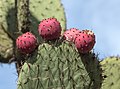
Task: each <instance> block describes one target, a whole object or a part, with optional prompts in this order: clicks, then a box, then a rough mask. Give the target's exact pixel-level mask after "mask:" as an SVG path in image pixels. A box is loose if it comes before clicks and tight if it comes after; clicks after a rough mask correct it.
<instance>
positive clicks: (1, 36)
mask: <svg viewBox="0 0 120 89" xmlns="http://www.w3.org/2000/svg"><path fill="white" fill-rule="evenodd" d="M12 43H13V41H12V40H11V39H10V38H9V36H8V34H7V33H6V32H5V31H4V30H3V29H2V27H1V26H0V62H2V63H8V62H9V59H10V58H12V55H13V45H12Z"/></svg>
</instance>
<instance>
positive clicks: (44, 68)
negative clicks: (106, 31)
mask: <svg viewBox="0 0 120 89" xmlns="http://www.w3.org/2000/svg"><path fill="white" fill-rule="evenodd" d="M2 4H3V5H2ZM0 5H1V6H0V49H1V50H0V62H4V61H1V60H3V59H7V60H8V59H9V58H10V57H11V56H12V55H14V56H15V59H14V58H13V59H14V60H13V61H16V64H17V70H18V81H17V89H119V88H120V85H119V84H120V72H119V71H120V58H119V57H108V58H106V59H104V60H102V61H99V58H98V56H97V55H96V54H95V53H94V52H93V51H91V50H92V49H93V47H94V45H95V43H96V39H95V35H94V33H93V32H92V31H91V30H87V29H86V30H79V29H77V28H71V29H68V30H65V29H66V20H65V14H64V9H63V7H62V5H61V3H60V0H30V1H29V0H0ZM55 7H56V8H55ZM11 21H12V22H11ZM39 21H40V22H39ZM14 28H16V29H14ZM13 32H16V33H17V32H20V33H22V35H20V36H19V34H17V35H16V34H14V33H13ZM3 39H4V40H3ZM2 40H3V41H2ZM5 62H7V61H5Z"/></svg>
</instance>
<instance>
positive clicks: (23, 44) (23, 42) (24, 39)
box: [16, 32, 37, 54]
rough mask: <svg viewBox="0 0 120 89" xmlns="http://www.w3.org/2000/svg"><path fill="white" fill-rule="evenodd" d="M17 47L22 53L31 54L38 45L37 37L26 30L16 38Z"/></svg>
mask: <svg viewBox="0 0 120 89" xmlns="http://www.w3.org/2000/svg"><path fill="white" fill-rule="evenodd" d="M16 47H17V49H18V51H20V53H22V54H29V53H31V52H33V51H34V50H35V48H36V47H37V39H36V37H35V36H34V35H33V34H32V33H30V32H26V33H24V34H22V35H21V36H19V37H18V38H17V39H16Z"/></svg>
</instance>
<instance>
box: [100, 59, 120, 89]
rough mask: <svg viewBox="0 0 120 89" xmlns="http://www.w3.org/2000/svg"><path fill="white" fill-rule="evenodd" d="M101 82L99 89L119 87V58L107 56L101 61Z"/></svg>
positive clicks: (115, 88) (117, 88)
mask: <svg viewBox="0 0 120 89" xmlns="http://www.w3.org/2000/svg"><path fill="white" fill-rule="evenodd" d="M101 67H102V70H103V74H102V76H103V78H104V80H103V83H102V87H101V89H119V88H120V58H119V57H108V58H106V59H104V60H103V61H102V62H101Z"/></svg>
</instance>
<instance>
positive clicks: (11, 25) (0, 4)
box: [0, 0, 16, 38]
mask: <svg viewBox="0 0 120 89" xmlns="http://www.w3.org/2000/svg"><path fill="white" fill-rule="evenodd" d="M14 1H15V0H0V24H2V25H3V27H4V29H5V30H6V32H7V33H9V35H10V36H11V37H13V38H14V37H15V34H14V32H15V31H16V19H15V3H14ZM2 30H3V29H2Z"/></svg>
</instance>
